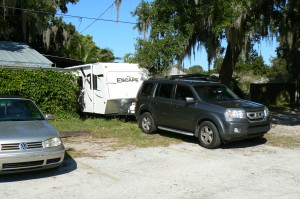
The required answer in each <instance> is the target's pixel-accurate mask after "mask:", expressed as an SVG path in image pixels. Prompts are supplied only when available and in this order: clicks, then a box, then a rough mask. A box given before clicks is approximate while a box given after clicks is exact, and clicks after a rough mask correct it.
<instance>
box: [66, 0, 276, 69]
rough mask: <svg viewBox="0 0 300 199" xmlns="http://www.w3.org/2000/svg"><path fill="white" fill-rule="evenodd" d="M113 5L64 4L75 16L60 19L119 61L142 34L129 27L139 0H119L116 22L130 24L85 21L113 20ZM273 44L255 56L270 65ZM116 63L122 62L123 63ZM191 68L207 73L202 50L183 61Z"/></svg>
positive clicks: (83, 0) (106, 1)
mask: <svg viewBox="0 0 300 199" xmlns="http://www.w3.org/2000/svg"><path fill="white" fill-rule="evenodd" d="M114 2H115V0H80V1H79V2H78V3H76V4H68V5H67V7H68V13H67V15H72V16H79V17H69V16H64V17H63V20H64V21H65V22H66V23H72V24H73V25H74V26H75V27H76V30H77V31H78V32H79V33H81V34H83V35H87V34H89V35H91V36H93V40H94V42H95V43H96V45H97V46H98V47H100V48H108V49H110V50H112V51H113V53H114V55H115V56H116V57H121V58H123V57H124V55H125V54H127V53H134V52H135V47H134V45H135V44H136V39H137V38H138V37H143V35H141V34H139V33H138V30H137V29H134V24H131V23H136V20H137V18H136V17H133V16H132V15H131V12H133V11H134V10H135V8H136V7H137V6H138V5H139V3H140V2H141V0H122V3H121V6H120V13H119V14H120V15H119V21H124V22H131V23H121V22H118V23H117V22H112V21H104V20H97V21H95V20H94V19H86V18H100V19H105V20H113V21H116V19H117V9H116V6H115V5H114V6H112V7H111V5H112V4H113V3H114ZM99 16H101V17H99ZM80 17H82V18H80ZM277 45H278V44H277V42H276V40H275V39H273V40H271V41H265V40H263V41H262V42H261V44H260V45H256V46H255V49H256V50H257V52H258V54H259V55H262V56H263V57H264V61H265V63H266V64H270V62H269V59H270V58H271V57H276V53H275V49H276V46H277ZM117 61H118V62H123V60H117ZM193 65H200V66H202V67H203V69H204V70H206V71H207V70H208V62H207V56H206V53H205V49H204V48H202V49H200V51H198V52H196V55H195V57H194V56H192V57H191V59H188V58H186V59H185V60H184V67H185V68H189V67H190V66H193ZM211 68H212V66H211Z"/></svg>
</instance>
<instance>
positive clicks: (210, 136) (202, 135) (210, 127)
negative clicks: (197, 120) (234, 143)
mask: <svg viewBox="0 0 300 199" xmlns="http://www.w3.org/2000/svg"><path fill="white" fill-rule="evenodd" d="M198 139H199V142H200V145H201V146H202V147H204V148H208V149H215V148H218V147H219V146H220V145H221V139H220V136H219V131H218V129H217V127H216V126H215V125H214V124H213V123H212V122H209V121H205V122H202V123H201V125H200V126H199V134H198Z"/></svg>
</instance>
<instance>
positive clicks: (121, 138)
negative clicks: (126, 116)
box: [51, 118, 181, 147]
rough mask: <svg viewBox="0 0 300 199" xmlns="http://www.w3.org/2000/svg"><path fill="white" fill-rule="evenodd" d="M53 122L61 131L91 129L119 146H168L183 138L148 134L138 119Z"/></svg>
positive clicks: (92, 134) (75, 119) (93, 132)
mask: <svg viewBox="0 0 300 199" xmlns="http://www.w3.org/2000/svg"><path fill="white" fill-rule="evenodd" d="M51 124H52V125H53V126H54V127H55V128H56V129H57V130H58V131H59V132H62V131H89V132H91V136H92V137H93V138H113V139H114V140H116V141H117V142H118V145H119V147H123V146H136V147H155V146H168V145H170V144H172V143H179V142H181V140H178V139H176V138H169V137H164V136H160V135H159V134H154V135H147V134H144V133H142V131H141V129H140V128H139V127H138V125H137V122H136V121H130V122H128V121H125V120H122V119H115V118H112V119H108V118H88V119H84V120H83V119H80V118H68V119H63V120H62V119H56V120H53V121H51Z"/></svg>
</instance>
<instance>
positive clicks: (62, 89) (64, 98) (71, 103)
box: [0, 68, 78, 114]
mask: <svg viewBox="0 0 300 199" xmlns="http://www.w3.org/2000/svg"><path fill="white" fill-rule="evenodd" d="M77 91H78V87H77V80H76V77H75V76H74V75H72V74H71V73H69V72H60V71H54V70H42V69H7V68H0V94H1V95H20V96H23V97H28V98H30V99H32V100H33V101H35V102H36V103H37V105H38V106H39V107H40V108H41V110H42V111H43V112H44V113H52V114H55V113H64V112H66V113H70V114H75V113H76V111H77V110H78V103H77Z"/></svg>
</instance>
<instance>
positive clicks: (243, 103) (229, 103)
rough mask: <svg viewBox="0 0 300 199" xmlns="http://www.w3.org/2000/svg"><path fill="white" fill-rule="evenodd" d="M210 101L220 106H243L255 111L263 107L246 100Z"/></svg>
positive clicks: (247, 109)
mask: <svg viewBox="0 0 300 199" xmlns="http://www.w3.org/2000/svg"><path fill="white" fill-rule="evenodd" d="M210 103H212V104H215V105H218V106H222V107H224V108H243V109H245V110H246V111H256V110H263V109H264V105H262V104H259V103H256V102H251V101H247V100H233V101H220V102H210Z"/></svg>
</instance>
